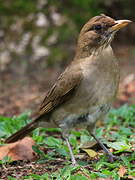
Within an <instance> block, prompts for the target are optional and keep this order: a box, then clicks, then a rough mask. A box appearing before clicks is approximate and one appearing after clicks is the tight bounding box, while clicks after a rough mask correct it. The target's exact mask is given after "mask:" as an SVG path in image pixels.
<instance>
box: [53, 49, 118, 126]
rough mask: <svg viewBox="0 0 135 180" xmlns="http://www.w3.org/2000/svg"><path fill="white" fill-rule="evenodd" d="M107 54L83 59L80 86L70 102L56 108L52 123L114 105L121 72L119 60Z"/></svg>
mask: <svg viewBox="0 0 135 180" xmlns="http://www.w3.org/2000/svg"><path fill="white" fill-rule="evenodd" d="M107 53H108V51H107V52H106V53H104V54H103V55H100V57H97V56H96V57H94V56H93V57H88V58H85V59H83V61H82V62H81V64H80V66H81V69H82V73H83V79H82V81H81V83H80V86H79V87H78V89H77V90H76V93H75V94H74V96H73V97H72V98H71V99H70V100H69V101H67V102H66V103H64V104H63V105H61V106H60V107H59V108H56V110H55V111H54V112H53V113H52V116H51V119H52V121H55V122H60V121H62V120H63V119H65V118H67V117H70V116H72V117H73V116H76V117H78V116H79V115H82V114H86V113H88V112H90V113H92V112H93V110H94V107H95V106H98V105H102V104H108V103H109V104H111V103H112V101H113V100H114V98H115V96H116V92H117V89H118V82H119V70H118V64H117V60H115V59H114V57H113V56H112V54H111V55H110V54H109V55H108V54H107ZM58 124H59V123H58Z"/></svg>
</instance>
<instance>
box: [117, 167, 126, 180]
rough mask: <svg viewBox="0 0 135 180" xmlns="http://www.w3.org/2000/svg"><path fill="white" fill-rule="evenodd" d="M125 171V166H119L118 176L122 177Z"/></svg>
mask: <svg viewBox="0 0 135 180" xmlns="http://www.w3.org/2000/svg"><path fill="white" fill-rule="evenodd" d="M126 172H127V170H126V168H125V167H124V166H120V169H119V171H118V174H119V176H120V177H123V176H124V175H125V173H126Z"/></svg>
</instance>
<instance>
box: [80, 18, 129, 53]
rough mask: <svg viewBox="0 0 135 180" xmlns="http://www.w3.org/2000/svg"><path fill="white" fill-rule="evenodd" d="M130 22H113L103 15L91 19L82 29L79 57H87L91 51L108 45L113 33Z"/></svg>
mask: <svg viewBox="0 0 135 180" xmlns="http://www.w3.org/2000/svg"><path fill="white" fill-rule="evenodd" d="M130 22H131V21H130V20H114V19H112V18H110V17H108V16H106V15H104V14H101V15H100V16H95V17H93V18H91V19H90V20H89V21H88V22H87V23H86V24H85V25H84V26H83V28H82V30H81V32H80V35H79V39H78V47H77V51H80V53H81V56H88V54H87V53H89V54H90V53H91V50H93V49H94V50H97V49H99V48H100V47H103V48H106V47H107V46H108V45H110V43H111V41H112V39H113V37H114V35H115V33H116V32H117V31H118V30H120V29H121V28H123V27H125V26H127V25H128V24H129V23H130Z"/></svg>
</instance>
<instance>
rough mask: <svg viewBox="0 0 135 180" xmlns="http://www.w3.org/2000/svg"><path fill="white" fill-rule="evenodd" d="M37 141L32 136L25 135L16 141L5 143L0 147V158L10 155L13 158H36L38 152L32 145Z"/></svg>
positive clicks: (14, 159)
mask: <svg viewBox="0 0 135 180" xmlns="http://www.w3.org/2000/svg"><path fill="white" fill-rule="evenodd" d="M33 145H35V142H34V141H33V139H32V138H30V137H25V138H24V139H22V140H19V141H17V142H14V143H10V144H7V145H3V146H1V147H0V160H2V159H3V158H4V157H6V156H8V157H10V158H11V160H13V161H16V160H30V161H32V160H35V159H36V158H37V155H36V153H35V152H34V151H33V149H32V146H33Z"/></svg>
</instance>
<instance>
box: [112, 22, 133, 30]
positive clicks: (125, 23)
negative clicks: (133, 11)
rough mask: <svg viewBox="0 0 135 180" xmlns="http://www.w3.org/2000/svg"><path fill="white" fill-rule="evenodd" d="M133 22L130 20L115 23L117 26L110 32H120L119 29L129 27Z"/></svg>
mask: <svg viewBox="0 0 135 180" xmlns="http://www.w3.org/2000/svg"><path fill="white" fill-rule="evenodd" d="M131 22H132V21H130V20H117V21H115V24H114V25H113V26H112V27H110V28H109V30H110V31H111V32H113V31H118V30H119V29H121V28H123V27H125V26H127V25H128V24H129V23H131Z"/></svg>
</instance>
